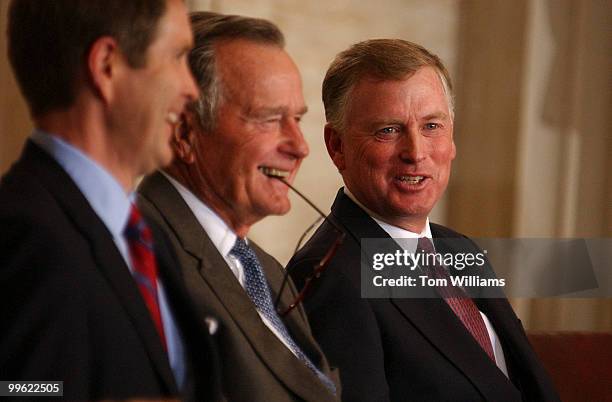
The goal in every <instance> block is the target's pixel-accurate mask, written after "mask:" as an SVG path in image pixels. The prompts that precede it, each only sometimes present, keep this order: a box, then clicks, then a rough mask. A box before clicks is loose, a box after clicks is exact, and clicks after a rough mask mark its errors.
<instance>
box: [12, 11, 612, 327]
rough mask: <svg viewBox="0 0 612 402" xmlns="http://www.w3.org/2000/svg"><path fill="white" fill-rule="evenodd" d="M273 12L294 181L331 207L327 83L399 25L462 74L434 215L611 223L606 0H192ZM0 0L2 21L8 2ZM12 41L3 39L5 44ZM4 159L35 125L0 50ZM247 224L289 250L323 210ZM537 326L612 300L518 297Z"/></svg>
mask: <svg viewBox="0 0 612 402" xmlns="http://www.w3.org/2000/svg"><path fill="white" fill-rule="evenodd" d="M188 3H189V4H190V6H191V7H192V9H208V10H213V11H219V12H225V13H239V14H246V15H250V16H259V17H263V18H268V19H270V20H272V21H274V22H276V23H277V24H278V25H279V26H280V27H281V29H282V30H283V31H284V33H285V35H286V37H287V49H288V51H289V53H290V54H291V55H292V56H293V57H294V59H295V60H296V62H297V64H298V66H299V67H300V69H301V72H302V75H303V79H304V92H305V96H306V100H307V103H308V105H309V108H310V111H309V113H308V115H307V116H306V117H305V119H304V122H303V126H302V127H303V131H304V133H305V135H306V138H307V140H308V142H309V143H310V147H311V155H310V157H309V158H308V159H307V160H306V161H305V162H304V164H303V167H302V170H301V171H300V174H299V176H298V179H297V180H296V185H297V186H298V187H299V188H300V189H302V190H303V191H304V192H305V193H306V194H308V195H309V196H311V198H312V199H313V200H314V202H315V203H316V204H317V205H319V206H320V207H321V209H323V210H324V211H328V210H329V206H330V204H331V201H332V200H333V197H334V195H335V192H336V190H337V188H338V187H339V186H340V183H341V182H340V179H339V177H338V175H337V172H336V171H335V170H334V168H333V165H332V164H331V162H330V161H329V158H328V156H327V153H326V151H325V148H324V144H323V141H322V128H323V121H324V118H323V109H322V104H321V101H320V85H321V81H322V78H323V76H324V74H325V70H326V68H327V66H328V64H329V62H330V61H331V60H332V58H333V56H334V55H335V54H336V53H337V52H339V51H341V50H343V49H344V48H346V47H347V46H349V45H350V44H351V43H354V42H356V41H359V40H363V39H367V38H373V37H400V38H404V39H408V40H412V41H415V42H417V43H420V44H423V45H424V46H426V47H427V48H429V49H431V50H433V51H434V52H436V53H438V54H439V55H440V56H441V57H442V59H443V60H444V62H445V63H446V64H447V65H448V66H449V69H450V71H451V74H452V76H453V78H454V81H455V87H456V98H457V119H456V130H455V139H456V143H457V147H458V156H457V159H456V161H455V164H454V168H453V169H454V171H453V176H452V178H451V183H450V186H449V190H448V194H447V197H446V199H445V200H443V202H442V203H441V204H440V205H439V206H438V207H437V209H436V211H435V212H434V214H433V215H434V216H433V219H434V220H436V221H438V222H441V223H445V224H448V225H450V226H451V227H453V228H455V229H457V230H460V231H463V232H465V233H466V234H469V235H472V236H491V237H529V236H538V237H572V236H585V237H612V174H611V172H612V158H611V155H612V135H610V133H611V132H612V118H611V113H610V110H611V108H610V106H611V105H612V99H611V98H612V93H611V90H610V89H611V88H612V82H611V76H610V73H609V72H610V71H612V65H611V64H612V57H611V56H612V50H611V46H612V42H611V41H610V39H609V38H610V26H612V15H611V14H612V6H611V4H610V3H609V2H608V1H605V0H516V1H512V2H509V1H505V0H469V1H468V0H465V1H455V0H381V1H378V2H372V1H365V0H327V1H324V2H304V1H298V0H250V1H246V0H223V1H221V0H217V1H214V0H208V1H206V0H204V1H201V0H191V1H188ZM7 4H8V2H7V1H5V0H0V7H1V8H0V11H1V12H2V15H1V16H0V17H1V19H0V31H1V32H4V31H5V29H6V20H5V14H6V6H7ZM0 46H1V47H2V48H1V49H0V50H1V51H2V54H5V53H6V48H5V40H4V38H3V41H2V43H1V45H0ZM0 88H1V92H0V102H1V103H0V172H3V171H5V170H6V168H7V167H8V165H9V163H11V162H12V161H13V160H14V159H15V158H16V157H17V155H18V152H19V149H20V147H21V143H22V141H23V138H24V137H25V136H26V135H27V133H28V131H29V123H28V119H27V113H26V110H25V107H24V104H23V102H22V100H21V98H20V97H19V94H18V91H17V90H16V89H15V85H14V82H13V80H12V77H11V74H10V72H9V69H8V66H7V62H6V58H0ZM292 200H293V209H292V211H291V212H290V213H289V214H288V215H287V216H284V217H271V218H268V219H266V220H264V221H263V222H261V223H260V224H258V225H256V227H255V228H254V230H253V232H252V237H253V238H254V239H255V240H256V241H258V242H259V243H260V244H262V245H263V246H264V248H266V249H267V250H269V251H270V252H271V253H272V254H274V255H275V256H276V257H277V258H278V259H279V260H280V261H282V262H286V261H287V259H288V258H289V256H290V255H291V253H292V249H293V247H294V245H295V242H296V241H297V239H298V237H299V235H300V233H301V231H302V230H303V229H304V228H305V227H306V226H307V225H308V224H309V223H310V222H311V221H313V220H314V219H315V214H314V213H313V212H312V211H310V210H309V209H308V208H307V207H306V206H305V205H304V204H303V203H302V202H301V201H300V200H297V199H294V198H292ZM513 303H514V305H515V307H516V308H517V311H518V313H519V315H520V317H521V318H522V319H523V322H524V323H525V324H526V326H527V327H528V328H531V329H576V330H582V329H584V330H587V329H596V330H612V302H611V301H610V300H609V299H608V300H590V299H584V300H514V301H513Z"/></svg>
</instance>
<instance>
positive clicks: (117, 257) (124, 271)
mask: <svg viewBox="0 0 612 402" xmlns="http://www.w3.org/2000/svg"><path fill="white" fill-rule="evenodd" d="M22 166H27V169H29V170H30V172H29V173H30V174H33V175H35V176H36V177H37V178H38V180H39V181H40V183H41V184H42V186H43V187H45V188H46V189H47V191H48V192H49V193H50V194H52V195H53V196H54V198H55V199H56V200H57V203H58V204H59V206H60V207H61V208H62V210H63V211H64V213H65V214H66V215H67V216H68V218H69V219H70V220H71V221H72V223H73V224H74V226H75V227H76V228H77V230H79V232H81V233H82V235H83V236H84V237H85V238H86V239H87V240H88V241H89V243H90V245H91V248H92V253H93V256H94V259H95V261H96V262H97V268H98V269H99V271H100V274H102V275H103V276H104V277H105V278H106V280H107V281H108V283H109V285H110V287H111V288H112V289H113V290H114V291H115V294H116V296H117V298H118V299H119V300H120V302H121V303H122V304H123V306H124V308H125V311H126V312H127V314H128V316H129V317H130V319H131V320H132V322H133V323H134V328H135V330H136V331H137V332H138V333H139V334H140V337H141V339H142V342H143V344H144V346H145V348H146V350H147V352H148V354H149V357H150V359H151V362H152V364H153V366H154V367H155V368H156V369H157V371H158V373H159V375H160V379H161V380H162V381H163V383H164V384H165V386H166V387H167V389H168V391H169V393H171V394H177V392H178V388H177V386H176V383H175V380H174V376H173V374H172V370H171V368H170V364H169V362H168V358H167V356H166V352H165V351H164V349H163V346H162V344H161V342H160V340H159V336H158V334H157V331H156V329H155V326H154V324H153V321H152V320H151V318H150V314H149V311H148V309H147V307H146V305H145V304H144V301H143V300H142V297H141V295H140V292H139V290H138V288H137V286H136V284H135V282H134V279H133V278H132V276H131V274H130V272H129V269H128V267H127V265H126V264H125V261H124V260H123V257H122V256H121V254H120V253H119V250H117V247H116V245H115V243H114V242H113V239H112V236H111V234H110V232H109V231H108V229H107V228H106V226H105V225H104V223H103V222H102V221H101V220H100V218H99V217H98V216H97V215H96V214H95V212H94V211H93V209H92V208H91V206H90V205H89V203H88V202H87V200H86V199H85V197H84V196H83V194H82V193H81V192H80V191H79V189H78V187H77V186H76V185H75V184H74V182H73V181H72V180H71V179H70V177H69V176H68V175H67V174H66V173H65V172H64V171H63V169H62V168H61V167H60V166H59V165H58V164H57V162H55V160H53V159H52V158H51V157H50V156H49V155H48V154H47V153H46V152H44V151H43V150H42V149H40V148H39V147H38V146H37V145H35V144H33V143H32V142H31V141H28V142H27V143H26V146H25V149H24V152H23V155H22Z"/></svg>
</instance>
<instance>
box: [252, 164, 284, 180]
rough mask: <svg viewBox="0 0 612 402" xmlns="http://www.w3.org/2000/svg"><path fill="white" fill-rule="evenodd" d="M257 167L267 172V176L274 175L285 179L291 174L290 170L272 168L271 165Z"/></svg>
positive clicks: (264, 172)
mask: <svg viewBox="0 0 612 402" xmlns="http://www.w3.org/2000/svg"><path fill="white" fill-rule="evenodd" d="M257 169H259V171H260V172H262V173H263V174H265V175H266V176H268V177H274V178H277V179H284V178H286V177H289V174H290V172H289V171H288V170H282V169H277V168H272V167H269V166H259V167H258V168H257Z"/></svg>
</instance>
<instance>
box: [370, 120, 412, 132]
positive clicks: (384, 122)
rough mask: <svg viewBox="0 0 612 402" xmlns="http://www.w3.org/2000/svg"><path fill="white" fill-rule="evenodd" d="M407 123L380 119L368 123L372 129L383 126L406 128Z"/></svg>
mask: <svg viewBox="0 0 612 402" xmlns="http://www.w3.org/2000/svg"><path fill="white" fill-rule="evenodd" d="M405 125H406V123H405V122H404V121H402V120H401V119H397V118H391V119H379V120H375V121H372V122H370V123H368V127H369V128H370V129H375V128H378V127H382V126H402V127H404V126H405Z"/></svg>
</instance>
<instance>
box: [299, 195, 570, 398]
mask: <svg viewBox="0 0 612 402" xmlns="http://www.w3.org/2000/svg"><path fill="white" fill-rule="evenodd" d="M329 218H330V219H333V220H334V221H335V222H336V223H338V224H339V225H341V226H342V227H344V228H345V229H346V230H347V231H349V232H350V233H351V234H352V236H351V235H349V236H347V238H346V240H345V241H344V243H343V244H342V245H341V246H340V248H339V249H338V251H337V253H336V255H335V256H334V258H333V259H332V260H331V262H330V265H329V266H328V267H327V269H326V270H325V271H324V273H323V274H322V276H321V277H320V278H318V279H317V280H315V282H313V288H312V291H311V292H310V294H309V295H307V296H306V300H305V306H306V312H307V314H308V318H309V320H310V323H311V326H312V330H313V334H314V335H315V338H316V339H317V341H318V342H319V343H320V345H321V347H322V348H323V351H324V352H325V353H326V355H327V356H328V358H329V360H330V363H331V364H333V365H337V366H338V367H339V369H340V374H341V380H342V384H343V389H344V391H343V400H344V401H372V402H381V401H471V402H473V401H480V400H488V401H520V400H521V398H522V399H523V400H525V401H527V400H531V401H549V400H558V396H557V395H556V392H555V390H554V388H553V386H552V384H551V382H550V380H549V379H548V376H547V374H546V373H545V371H544V369H543V368H542V366H541V364H540V362H539V361H538V359H537V357H536V356H535V354H534V352H533V350H532V348H531V346H530V345H529V342H528V341H527V338H526V336H525V332H524V330H523V328H522V326H521V323H520V321H519V320H518V318H517V317H516V315H515V314H514V312H513V310H512V308H511V306H510V304H509V303H508V301H507V300H506V299H505V298H497V299H474V301H475V302H476V304H477V306H478V308H479V309H480V310H481V311H482V312H483V313H485V314H486V315H487V317H488V318H489V320H490V321H491V323H492V325H493V326H494V327H495V331H496V332H497V335H498V336H499V339H500V341H501V343H502V345H503V350H504V354H505V358H506V363H507V365H508V368H509V370H510V377H511V380H512V381H510V380H508V378H506V377H505V375H504V374H503V373H502V372H501V371H500V370H499V369H498V368H497V366H496V365H495V363H494V362H493V361H491V359H489V357H488V356H487V355H486V354H485V352H484V351H483V350H482V348H480V346H479V345H478V343H477V342H476V341H475V340H474V338H473V337H472V336H471V335H470V334H469V332H468V331H467V330H466V329H465V327H464V326H463V324H462V323H461V321H459V319H458V318H457V317H456V316H455V315H454V313H453V312H452V310H450V308H449V307H448V305H447V304H446V303H445V302H444V300H443V299H440V298H432V299H364V298H361V296H360V283H361V282H360V257H361V249H360V245H359V243H358V241H356V239H362V238H389V235H388V234H387V233H386V232H385V231H384V230H383V229H382V228H381V227H380V226H379V225H378V224H377V223H376V222H375V221H374V220H372V218H370V217H369V216H368V215H367V214H366V213H365V212H364V211H363V210H362V209H361V208H359V207H358V206H357V205H356V204H355V203H354V202H353V201H352V200H351V199H350V198H348V197H347V196H346V195H345V194H344V193H343V190H342V189H341V190H340V192H339V193H338V196H337V197H336V200H335V202H334V204H333V206H332V213H331V215H330V216H329ZM431 230H432V234H433V237H434V242H435V243H436V247H438V241H437V240H436V238H438V239H439V238H449V237H454V238H457V237H462V238H463V239H465V240H467V238H465V237H464V236H461V235H459V234H458V233H456V232H453V231H451V230H450V229H447V228H445V227H442V226H439V225H435V224H432V225H431ZM336 236H337V231H336V230H335V229H333V227H332V226H331V225H330V224H329V223H327V222H325V223H324V224H323V225H322V226H321V227H320V228H319V229H318V230H317V232H316V233H315V234H314V235H313V237H312V238H311V239H310V241H308V243H307V244H306V245H305V246H304V247H303V248H302V249H301V250H300V251H299V252H298V253H297V254H296V255H295V256H294V257H293V259H292V260H291V261H290V262H289V265H288V269H289V270H290V272H291V275H292V277H293V279H294V282H295V283H296V285H297V286H300V285H301V284H302V283H303V282H304V278H305V277H306V276H307V275H308V274H309V273H310V272H311V271H312V267H313V265H314V264H315V263H316V262H317V261H318V260H320V259H321V257H322V256H323V254H324V253H325V251H326V250H327V249H328V248H329V247H330V245H331V244H332V243H333V241H334V239H335V238H336ZM353 236H354V237H353ZM468 242H470V243H472V244H473V242H471V241H469V240H468ZM473 247H474V250H479V249H478V248H476V246H475V245H473Z"/></svg>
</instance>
